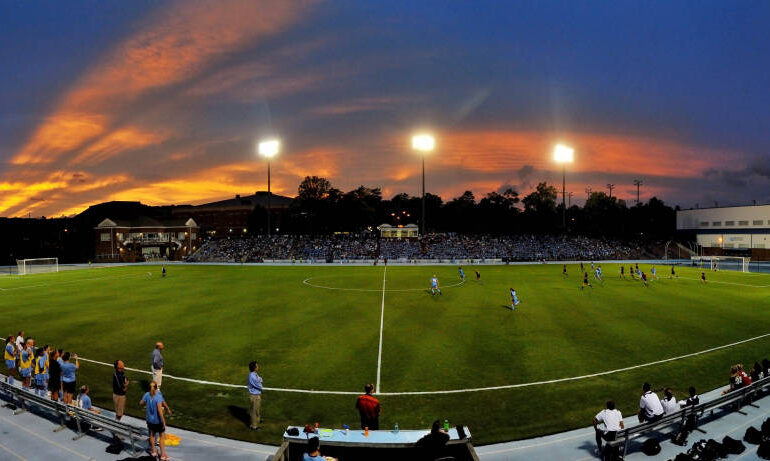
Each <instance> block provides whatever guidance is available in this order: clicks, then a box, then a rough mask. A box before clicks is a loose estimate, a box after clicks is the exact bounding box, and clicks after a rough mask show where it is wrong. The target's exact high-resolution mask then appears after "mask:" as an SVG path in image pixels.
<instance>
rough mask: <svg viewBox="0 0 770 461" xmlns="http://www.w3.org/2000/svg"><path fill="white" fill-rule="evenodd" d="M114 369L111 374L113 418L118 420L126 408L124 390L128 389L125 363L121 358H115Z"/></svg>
mask: <svg viewBox="0 0 770 461" xmlns="http://www.w3.org/2000/svg"><path fill="white" fill-rule="evenodd" d="M114 366H115V370H114V373H113V374H112V403H113V404H114V406H115V420H116V421H120V418H122V417H123V413H124V412H125V410H126V392H127V391H128V379H126V373H125V370H126V364H125V363H123V361H122V360H116V361H115V363H114Z"/></svg>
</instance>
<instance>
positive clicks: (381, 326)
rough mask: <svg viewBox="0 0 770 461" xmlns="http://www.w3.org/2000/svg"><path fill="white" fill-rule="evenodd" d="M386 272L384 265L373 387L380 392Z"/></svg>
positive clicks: (386, 268) (386, 267)
mask: <svg viewBox="0 0 770 461" xmlns="http://www.w3.org/2000/svg"><path fill="white" fill-rule="evenodd" d="M387 272H388V266H387V265H386V266H385V268H384V269H383V271H382V309H381V310H380V346H379V351H378V352H377V385H376V386H375V389H376V390H377V393H378V394H380V393H381V392H380V371H381V370H382V328H383V325H384V322H385V274H386V273H387Z"/></svg>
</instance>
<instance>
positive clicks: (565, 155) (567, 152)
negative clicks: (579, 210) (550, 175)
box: [553, 144, 575, 231]
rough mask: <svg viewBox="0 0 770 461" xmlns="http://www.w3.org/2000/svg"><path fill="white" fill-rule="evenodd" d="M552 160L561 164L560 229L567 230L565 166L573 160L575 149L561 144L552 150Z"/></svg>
mask: <svg viewBox="0 0 770 461" xmlns="http://www.w3.org/2000/svg"><path fill="white" fill-rule="evenodd" d="M553 160H554V161H555V162H556V163H560V164H561V208H562V210H561V211H562V213H561V227H562V229H564V230H565V231H566V230H567V164H568V163H572V162H573V161H574V160H575V149H573V148H571V147H567V146H565V145H563V144H557V145H556V147H554V148H553Z"/></svg>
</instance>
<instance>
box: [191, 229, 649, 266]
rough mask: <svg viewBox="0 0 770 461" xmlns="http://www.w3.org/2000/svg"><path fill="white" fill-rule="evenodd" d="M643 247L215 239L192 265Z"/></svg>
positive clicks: (589, 241) (576, 241) (601, 254)
mask: <svg viewBox="0 0 770 461" xmlns="http://www.w3.org/2000/svg"><path fill="white" fill-rule="evenodd" d="M640 257H642V252H641V249H640V248H639V247H638V246H634V245H629V244H627V243H623V242H620V241H615V240H604V239H594V238H588V237H557V236H550V235H537V236H536V235H509V236H489V235H472V236H471V235H459V234H431V235H428V236H426V237H423V238H420V239H400V240H399V239H379V238H378V237H377V236H375V235H372V234H361V235H355V234H352V235H351V234H345V235H330V236H308V235H274V236H269V237H268V236H257V237H249V238H231V239H223V240H211V241H208V242H206V243H205V244H203V245H202V246H201V248H200V249H199V250H198V251H197V252H196V253H194V254H193V255H192V256H191V257H190V258H189V261H193V262H262V261H264V260H275V259H279V260H303V261H304V260H312V261H326V260H334V261H346V260H361V259H376V258H382V259H389V260H397V259H401V260H403V259H406V260H416V259H441V260H447V261H449V260H463V259H504V260H506V261H541V260H551V261H553V260H579V259H583V260H600V259H636V258H640Z"/></svg>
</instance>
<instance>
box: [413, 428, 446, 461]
mask: <svg viewBox="0 0 770 461" xmlns="http://www.w3.org/2000/svg"><path fill="white" fill-rule="evenodd" d="M448 441H449V434H447V433H446V432H444V431H443V429H441V422H440V421H439V420H435V421H433V425H432V426H431V428H430V433H429V434H427V435H425V436H423V437H422V438H421V439H420V440H418V441H417V444H416V445H417V447H419V448H421V449H422V451H423V453H422V455H423V458H424V459H436V458H439V457H440V456H442V454H443V451H444V447H446V443H447V442H448Z"/></svg>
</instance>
